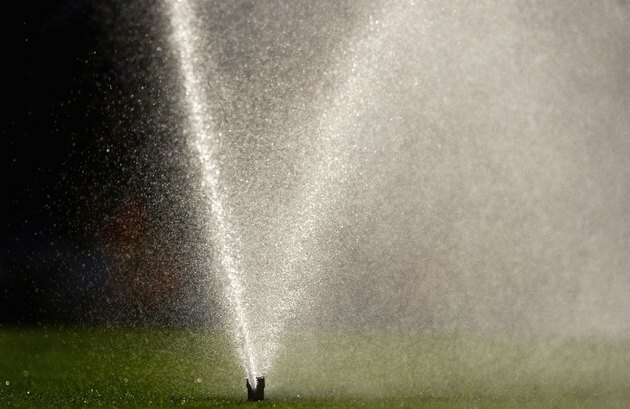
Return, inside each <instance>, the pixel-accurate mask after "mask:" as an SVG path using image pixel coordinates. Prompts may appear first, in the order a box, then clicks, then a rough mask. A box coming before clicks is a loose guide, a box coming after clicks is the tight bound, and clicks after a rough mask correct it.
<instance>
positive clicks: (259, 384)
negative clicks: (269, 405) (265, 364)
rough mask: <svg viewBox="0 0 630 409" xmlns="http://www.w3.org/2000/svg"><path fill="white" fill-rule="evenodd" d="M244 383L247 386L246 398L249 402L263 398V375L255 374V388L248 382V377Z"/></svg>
mask: <svg viewBox="0 0 630 409" xmlns="http://www.w3.org/2000/svg"><path fill="white" fill-rule="evenodd" d="M245 385H246V386H247V400H248V401H250V402H255V401H259V400H265V377H264V376H257V377H256V389H254V388H252V385H251V384H250V383H249V379H247V380H246V381H245Z"/></svg>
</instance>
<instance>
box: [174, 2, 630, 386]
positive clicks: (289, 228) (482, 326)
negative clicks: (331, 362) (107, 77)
mask: <svg viewBox="0 0 630 409" xmlns="http://www.w3.org/2000/svg"><path fill="white" fill-rule="evenodd" d="M333 3H334V4H333ZM167 9H168V17H169V19H170V27H171V32H172V35H171V37H170V38H171V40H172V41H171V47H172V49H173V51H174V54H173V55H175V56H176V58H177V64H178V67H179V75H178V77H177V79H176V80H175V82H176V83H178V84H179V83H181V89H182V97H181V101H182V104H183V106H184V108H185V111H186V116H187V120H188V124H187V125H188V130H187V136H188V138H189V141H190V145H191V150H192V151H194V155H195V156H196V161H197V163H198V165H199V167H200V169H201V170H200V174H202V175H203V184H204V187H203V195H204V198H205V199H206V202H207V209H206V212H205V216H206V220H205V221H204V223H205V224H206V229H207V231H208V238H207V240H208V246H207V247H208V248H212V249H213V251H212V252H210V251H208V257H209V258H211V259H212V261H208V266H207V270H208V274H210V275H212V276H214V277H215V279H216V280H217V281H219V283H220V284H221V287H222V289H223V292H224V295H225V297H224V298H225V308H226V311H229V313H228V314H227V315H226V317H225V322H226V324H227V325H228V326H229V327H230V328H231V332H232V333H233V334H234V339H235V340H236V344H237V349H238V350H239V353H240V355H241V359H242V362H243V366H244V367H245V368H246V372H247V376H248V377H250V378H251V377H253V376H254V375H264V374H267V373H269V372H270V371H273V370H274V363H275V362H276V357H277V356H278V355H279V354H281V350H282V347H283V346H284V344H285V343H286V336H291V335H294V334H299V333H303V332H309V331H311V332H312V331H316V330H317V329H319V328H330V327H333V328H338V329H339V328H341V329H342V330H347V329H348V328H358V329H362V330H366V329H367V330H370V329H374V328H387V329H395V330H409V329H420V330H433V331H436V332H438V333H458V332H462V331H469V332H475V331H476V332H484V333H485V332H489V333H491V334H514V333H517V334H520V333H527V334H530V333H533V334H555V335H558V334H559V335H579V336H583V335H589V334H612V335H615V336H617V335H620V334H621V335H624V336H628V334H629V333H630V319H629V317H628V313H627V311H628V310H630V305H629V304H628V297H627V293H628V290H629V289H630V281H629V280H628V274H627V272H628V266H629V265H630V260H629V259H628V255H627V251H626V250H627V247H628V240H629V237H630V235H629V233H628V232H629V225H628V217H627V215H628V214H629V212H630V208H629V207H628V203H630V197H629V193H628V192H629V191H628V189H627V181H628V178H629V175H628V169H630V164H629V163H628V158H629V157H630V155H628V152H629V151H630V146H629V145H628V140H630V139H628V129H630V124H629V123H628V116H627V113H626V112H625V111H627V109H626V107H627V106H628V103H629V102H630V90H629V88H628V85H627V84H628V83H629V82H628V81H627V80H628V78H629V77H630V73H629V72H628V70H627V68H625V67H627V66H628V64H627V63H628V57H627V55H628V54H627V52H626V51H627V40H628V30H627V26H628V23H627V21H628V10H627V5H626V4H623V3H622V2H614V1H610V2H605V3H603V5H602V6H601V7H600V6H590V5H589V6H583V5H576V4H573V3H571V2H560V3H554V5H548V4H544V2H540V3H537V2H532V3H531V4H530V3H528V4H527V5H524V4H520V3H503V2H496V1H480V2H476V3H475V4H474V5H472V4H470V3H467V2H463V1H457V2H454V3H449V5H448V6H445V5H444V4H442V3H440V2H431V1H404V2H403V1H400V2H387V1H370V2H360V4H359V2H331V3H325V4H324V3H321V4H319V3H317V4H315V3H313V4H311V5H308V6H306V5H303V4H298V3H295V4H293V3H283V2H232V3H230V4H227V3H222V2H212V1H209V2H198V1H193V0H187V1H171V2H168V7H167ZM219 111H220V112H219Z"/></svg>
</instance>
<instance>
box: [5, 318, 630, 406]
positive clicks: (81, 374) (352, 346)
mask: <svg viewBox="0 0 630 409" xmlns="http://www.w3.org/2000/svg"><path fill="white" fill-rule="evenodd" d="M287 345H288V347H287V348H286V349H285V350H284V352H283V354H282V356H280V357H279V358H278V361H277V364H276V366H275V368H274V370H273V372H272V373H270V374H267V375H268V387H267V390H266V393H267V396H268V400H267V401H265V402H260V403H255V404H251V403H247V402H244V400H245V388H244V385H243V382H244V379H243V373H242V370H241V369H240V368H239V366H238V364H237V362H238V360H237V359H236V357H235V356H234V353H233V351H232V349H231V348H230V347H229V342H228V341H227V340H226V339H225V337H224V336H223V335H222V334H220V333H218V332H212V331H184V330H149V329H135V330H131V329H126V330H122V329H117V330H106V329H81V330H79V329H65V330H51V329H48V330H45V329H11V328H8V329H7V328H4V329H0V407H1V408H4V407H54V408H65V407H68V408H76V407H107V408H113V407H284V408H288V407H291V408H313V407H317V408H344V407H377V408H390V407H419V408H546V407H548V408H600V407H601V408H627V407H630V343H629V342H628V340H611V339H594V338H592V339H585V338H581V339H566V338H565V339H557V338H549V339H515V338H498V337H487V336H486V337H484V336H481V335H468V336H462V335H459V336H437V335H431V334H402V333H395V334H393V333H386V332H380V333H379V332H370V333H349V332H344V333H343V334H339V333H322V332H318V333H317V334H316V335H314V334H310V335H309V334H300V336H299V337H295V339H292V340H288V341H287Z"/></svg>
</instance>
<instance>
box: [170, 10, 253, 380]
mask: <svg viewBox="0 0 630 409" xmlns="http://www.w3.org/2000/svg"><path fill="white" fill-rule="evenodd" d="M166 6H167V13H168V17H169V20H170V26H171V36H170V40H171V46H172V48H173V50H174V51H175V53H176V55H177V57H178V64H179V71H180V80H181V88H182V91H183V94H184V97H183V105H184V108H185V110H186V113H187V119H188V139H189V143H190V145H191V148H192V150H193V152H194V153H195V154H196V155H197V157H198V159H199V160H198V163H199V166H200V168H201V172H202V176H203V179H202V181H201V188H202V191H203V194H204V196H205V201H206V204H207V209H206V217H207V218H208V220H206V223H207V229H208V231H209V232H212V245H213V246H214V247H215V252H216V253H217V256H218V262H219V268H220V270H221V271H220V272H219V275H220V276H222V277H223V278H224V279H223V280H222V281H223V283H222V284H223V289H224V291H225V297H224V302H225V304H226V307H227V310H228V311H229V313H230V314H231V315H232V320H231V325H232V327H233V328H232V329H233V331H232V332H233V335H234V338H235V341H236V343H237V346H238V348H239V349H240V355H241V359H242V363H243V366H244V368H245V370H246V372H247V377H248V378H249V379H255V376H257V375H260V373H259V372H258V368H257V366H256V360H255V357H254V352H253V351H254V349H253V345H252V336H251V332H250V329H249V327H248V321H247V310H246V306H245V303H244V298H243V297H244V294H243V284H242V283H241V277H240V274H239V267H238V264H239V263H238V257H237V254H236V248H237V247H236V244H237V234H236V233H235V231H234V226H232V225H231V224H230V220H229V214H228V213H229V212H228V210H227V208H226V207H227V206H226V200H225V197H224V194H222V191H221V174H220V168H219V165H218V163H217V161H216V154H217V147H218V144H219V139H218V138H219V136H220V134H219V133H218V132H217V130H216V129H215V125H214V123H213V119H212V114H211V109H210V106H209V104H208V102H207V98H208V96H209V90H208V85H206V83H205V81H204V78H203V76H202V75H201V73H200V67H206V68H207V67H208V65H209V64H210V62H209V61H208V56H207V52H203V51H202V48H203V47H202V44H201V42H202V36H201V35H200V33H198V32H196V30H195V18H194V13H193V8H192V7H191V4H190V3H189V1H187V0H167V4H166ZM215 71H216V70H215Z"/></svg>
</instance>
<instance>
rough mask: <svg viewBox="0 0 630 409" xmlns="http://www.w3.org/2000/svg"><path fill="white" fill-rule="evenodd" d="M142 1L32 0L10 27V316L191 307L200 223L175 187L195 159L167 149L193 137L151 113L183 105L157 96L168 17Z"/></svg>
mask: <svg viewBox="0 0 630 409" xmlns="http://www.w3.org/2000/svg"><path fill="white" fill-rule="evenodd" d="M129 7H130V6H123V5H120V4H117V3H116V2H107V4H102V3H101V2H91V1H77V0H73V1H47V2H35V3H33V2H31V3H28V2H27V3H20V5H19V6H18V8H16V9H14V10H13V11H12V13H11V14H10V15H9V16H8V17H7V19H6V20H7V21H8V24H5V25H4V26H3V31H5V32H4V33H3V36H2V38H3V39H4V40H3V41H4V42H5V44H4V47H3V49H4V50H5V51H4V52H5V56H4V64H3V65H4V70H5V71H4V72H5V74H4V87H3V88H4V92H3V95H4V98H3V99H4V104H3V106H4V107H3V109H2V111H3V116H4V117H3V120H2V125H1V130H0V132H1V135H2V136H1V140H2V148H1V149H0V151H1V152H2V164H3V166H4V167H5V168H4V169H3V172H2V175H3V177H4V194H3V200H2V202H3V210H2V212H1V217H2V223H0V228H1V230H0V323H6V324H29V325H32V324H46V323H100V324H103V323H105V324H120V323H134V324H137V323H149V324H156V323H157V324H172V323H174V322H175V321H181V320H183V319H184V317H183V316H182V315H181V311H183V310H186V311H189V315H190V306H187V307H185V306H184V304H185V303H186V302H185V300H184V294H188V295H190V289H188V291H184V288H185V287H186V286H193V287H194V279H193V278H191V277H188V276H186V275H185V274H183V273H181V272H182V271H186V268H185V265H189V264H190V258H186V257H187V255H186V250H185V249H184V248H189V247H190V246H184V245H183V244H182V243H183V241H184V236H185V235H187V234H188V235H190V234H191V233H190V231H189V230H190V229H188V231H187V230H186V229H187V228H188V227H190V223H189V221H187V220H184V219H185V217H186V216H183V215H185V214H186V213H187V212H186V211H185V209H184V208H185V207H186V204H182V201H181V200H177V199H178V198H177V197H176V196H177V194H176V193H174V192H173V191H172V189H171V187H172V186H175V185H178V184H181V180H178V175H180V176H181V175H183V168H184V167H185V163H184V162H185V161H184V160H183V159H177V160H170V162H169V161H166V160H165V159H164V157H163V155H162V152H163V151H164V149H163V146H164V143H165V141H166V139H169V138H170V140H171V141H170V142H169V143H170V145H169V146H170V148H169V149H171V151H172V152H175V153H177V149H180V148H181V147H180V146H178V145H176V144H175V146H174V145H173V143H172V139H173V138H172V136H173V135H174V134H176V133H177V129H169V126H171V125H169V123H171V124H172V123H173V121H170V122H169V121H161V123H160V125H159V126H160V130H159V131H157V130H156V126H157V125H156V121H152V120H151V119H152V118H155V117H156V116H157V115H161V116H163V117H166V116H169V115H170V116H172V115H176V113H174V112H165V111H164V110H169V109H171V108H170V107H169V105H168V104H157V103H156V101H164V100H165V98H163V97H162V96H161V93H163V92H164V91H165V90H166V88H165V87H164V86H162V83H163V81H160V78H156V76H152V74H151V73H152V72H153V71H152V70H150V67H152V66H155V64H160V63H161V61H159V60H158V58H159V57H157V56H155V55H154V53H148V54H145V53H142V52H141V51H142V50H143V49H148V48H147V47H149V48H150V46H151V43H152V41H153V38H154V37H155V36H156V35H157V31H156V30H157V27H156V25H155V24H154V23H155V22H154V21H152V17H151V15H149V14H147V13H144V14H139V13H138V11H134V10H129V9H128V8H129ZM128 15H135V16H136V18H135V20H133V21H131V20H129V18H128V17H127V16H128ZM138 15H143V16H145V17H143V18H137V16H138ZM162 62H163V61H162ZM162 67H163V69H161V70H159V71H160V73H158V74H156V75H157V76H161V75H164V72H167V71H168V66H167V64H162ZM160 110H162V114H160ZM170 156H172V155H170ZM174 156H175V157H178V156H177V155H174ZM158 164H159V166H158ZM158 196H163V197H158ZM165 199H166V200H165ZM158 202H159V203H160V205H159V206H156V203H158ZM177 218H180V219H181V220H180V223H173V220H174V219H177ZM182 218H183V219H182ZM166 219H168V220H166ZM188 251H191V250H190V249H189V250H188ZM156 254H159V255H160V256H157V255H156ZM175 271H177V272H178V274H177V277H175ZM176 317H177V318H176ZM186 320H188V321H189V317H188V318H186Z"/></svg>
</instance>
